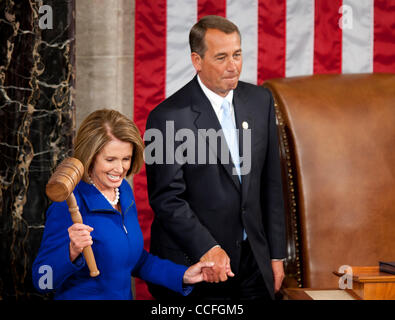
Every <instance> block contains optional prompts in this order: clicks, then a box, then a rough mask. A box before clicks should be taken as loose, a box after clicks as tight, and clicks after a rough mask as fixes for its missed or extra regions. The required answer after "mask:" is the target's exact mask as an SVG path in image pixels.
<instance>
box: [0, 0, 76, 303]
mask: <svg viewBox="0 0 395 320" xmlns="http://www.w3.org/2000/svg"><path fill="white" fill-rule="evenodd" d="M74 1H75V0H41V1H38V0H13V1H12V0H0V186H1V193H0V299H19V300H24V299H34V298H40V299H41V298H42V296H40V295H38V294H37V293H36V292H35V290H34V288H33V285H32V280H31V265H32V263H33V260H34V258H35V256H36V254H37V251H38V248H39V245H40V241H41V237H42V233H43V229H44V219H45V211H46V209H47V208H48V205H49V200H48V199H47V197H46V195H45V185H46V183H47V181H48V179H49V177H50V175H51V173H52V172H53V170H54V168H55V167H56V165H57V164H58V163H59V162H60V161H61V160H63V158H65V157H66V156H69V155H71V150H72V139H73V135H74V131H75V124H74V121H75V107H74V102H73V90H74V78H75V70H74V65H75V63H74V57H75V54H74V52H75V48H74V44H75V39H74V34H75V32H74V30H75V27H74V20H75V9H74V8H75V3H74ZM43 5H49V6H50V8H51V9H52V29H45V27H51V25H50V22H51V20H50V10H42V12H41V13H40V7H42V6H43ZM46 8H48V7H46ZM42 9H43V8H42ZM40 19H41V20H40Z"/></svg>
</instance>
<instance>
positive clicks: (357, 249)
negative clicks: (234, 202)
mask: <svg viewBox="0 0 395 320" xmlns="http://www.w3.org/2000/svg"><path fill="white" fill-rule="evenodd" d="M264 85H265V86H267V87H268V88H269V89H270V90H271V91H272V93H273V95H274V98H275V101H276V109H277V117H278V122H279V132H280V145H281V146H280V147H281V155H282V156H281V157H282V164H283V174H284V181H285V183H284V191H285V197H286V200H287V201H286V210H287V221H288V254H289V259H288V260H287V262H286V266H287V270H288V273H289V274H288V276H289V278H292V279H293V280H294V282H292V281H293V280H292V279H291V281H290V282H289V283H291V286H293V285H295V284H296V285H298V286H303V287H314V288H334V287H335V288H336V287H337V286H338V278H337V277H336V276H334V275H333V274H332V272H333V271H337V270H338V269H339V267H340V266H342V265H350V266H357V265H363V266H368V265H376V266H377V265H378V261H379V260H386V261H395V74H348V75H313V76H307V77H295V78H285V79H274V80H270V81H267V82H266V83H265V84H264ZM288 280H289V279H288Z"/></svg>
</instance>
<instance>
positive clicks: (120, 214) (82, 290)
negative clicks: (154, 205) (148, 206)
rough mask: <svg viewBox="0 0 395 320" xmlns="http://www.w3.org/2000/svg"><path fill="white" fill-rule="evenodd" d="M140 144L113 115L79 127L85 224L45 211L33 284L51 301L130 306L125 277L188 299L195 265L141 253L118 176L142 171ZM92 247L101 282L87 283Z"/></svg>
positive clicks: (62, 206)
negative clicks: (126, 301)
mask: <svg viewBox="0 0 395 320" xmlns="http://www.w3.org/2000/svg"><path fill="white" fill-rule="evenodd" d="M143 150H144V146H143V142H142V139H141V137H140V133H139V131H138V129H137V127H136V125H135V124H134V123H133V121H131V120H129V119H128V118H126V117H125V116H123V115H122V114H120V113H119V112H117V111H115V110H106V109H104V110H98V111H95V112H93V113H92V114H90V115H89V116H88V117H87V118H86V119H85V120H84V121H83V123H82V124H81V126H80V129H79V130H78V134H77V137H76V140H75V151H74V157H75V158H77V159H79V160H80V161H81V162H82V163H83V165H84V169H85V171H84V176H83V177H82V179H81V181H80V183H79V184H78V185H77V186H76V188H75V190H74V195H75V197H76V200H77V204H78V207H79V209H80V213H81V216H82V219H83V221H84V224H79V223H76V224H73V223H72V220H71V217H70V213H69V211H68V207H67V204H66V202H65V201H64V202H59V203H58V202H54V203H53V204H52V205H51V206H50V207H49V209H48V211H47V216H46V224H45V229H44V234H43V239H42V242H41V247H40V250H39V252H38V255H37V257H36V259H35V261H34V264H33V283H34V286H35V287H36V288H37V290H39V291H40V292H48V291H51V290H54V291H55V297H54V298H55V299H106V300H107V299H117V300H118V299H119V300H120V299H122V300H123V299H133V297H132V290H131V276H137V277H140V278H142V279H143V280H146V281H149V282H153V283H156V284H159V285H163V286H165V287H168V288H170V289H172V290H174V291H176V292H179V293H180V294H182V295H187V294H188V293H189V292H190V291H191V290H192V287H191V284H193V283H197V282H200V281H203V280H206V279H204V277H203V273H202V270H201V269H202V268H203V267H211V266H212V265H213V264H212V263H210V262H208V263H202V262H199V263H197V264H195V265H193V266H191V267H189V268H187V267H186V266H182V265H177V264H174V263H173V262H171V261H169V260H163V259H159V258H158V257H155V256H153V255H151V254H149V253H148V252H146V251H145V250H144V249H143V244H144V243H143V235H142V232H141V229H140V226H139V223H138V220H137V209H136V204H135V200H134V196H133V191H132V189H131V188H130V186H129V183H128V182H127V181H126V180H125V179H124V178H125V177H127V176H129V175H131V174H135V173H137V172H138V171H139V170H140V168H141V166H142V164H143ZM88 245H92V250H93V253H94V256H95V259H96V264H97V266H98V269H99V270H100V275H99V276H97V277H91V276H90V274H89V269H88V267H87V265H86V262H85V259H84V257H83V255H82V254H81V253H82V250H83V248H84V247H86V246H88Z"/></svg>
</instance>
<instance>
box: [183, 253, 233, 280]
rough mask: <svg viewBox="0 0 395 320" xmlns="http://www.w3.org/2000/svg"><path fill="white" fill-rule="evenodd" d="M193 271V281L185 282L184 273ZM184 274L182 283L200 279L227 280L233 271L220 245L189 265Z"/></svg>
mask: <svg viewBox="0 0 395 320" xmlns="http://www.w3.org/2000/svg"><path fill="white" fill-rule="evenodd" d="M192 272H194V276H195V279H198V281H195V282H186V280H185V275H187V276H188V274H189V273H192ZM185 275H184V283H196V282H200V281H206V282H211V283H213V282H215V283H218V282H220V281H226V280H228V277H233V276H234V273H233V272H232V270H231V268H230V258H229V256H228V255H227V254H226V252H225V251H224V250H223V249H221V248H220V247H214V248H212V249H210V250H209V251H207V252H206V253H205V254H204V255H203V256H202V257H201V258H200V262H198V263H197V264H195V265H193V266H191V267H190V268H189V269H188V270H187V271H186V272H185Z"/></svg>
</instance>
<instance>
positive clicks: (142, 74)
mask: <svg viewBox="0 0 395 320" xmlns="http://www.w3.org/2000/svg"><path fill="white" fill-rule="evenodd" d="M135 12H136V13H135V14H136V15H135V68H134V120H135V122H136V124H137V126H138V127H139V129H140V131H141V133H142V134H143V133H144V128H145V123H146V119H147V116H148V113H149V112H150V111H151V110H152V109H153V108H154V107H155V106H156V105H157V104H159V103H160V102H161V101H162V100H164V99H165V98H166V97H168V96H169V95H171V94H172V93H174V92H175V91H176V90H178V89H179V88H181V87H182V86H183V85H184V84H186V83H187V82H188V81H189V80H190V79H191V78H192V77H193V75H194V69H193V67H192V65H191V61H190V50H189V44H188V35H189V30H190V28H191V27H192V25H193V24H194V23H195V22H196V21H198V19H199V18H201V17H203V16H205V15H208V14H216V15H221V16H224V17H227V18H229V19H230V20H231V21H233V22H234V23H236V24H237V25H238V26H239V29H240V32H241V35H242V49H243V58H244V60H243V71H242V75H241V80H244V81H248V82H251V83H255V84H261V83H262V82H263V81H264V80H266V79H269V78H276V77H292V76H300V75H309V74H316V73H365V72H393V73H394V72H395V1H388V0H330V1H328V0H155V1H147V0H136V10H135ZM341 19H343V22H344V24H343V25H342V24H341V22H342V20H341ZM350 19H351V20H352V27H351V28H348V27H349V26H350ZM339 25H340V26H342V28H340V27H339ZM134 187H135V190H136V192H135V196H136V202H137V207H138V210H139V221H140V224H141V228H142V230H143V234H144V239H145V243H146V248H148V243H149V233H150V224H151V221H152V217H153V214H152V211H151V209H150V207H149V204H148V200H147V192H146V177H145V170H144V169H143V170H142V172H141V173H140V174H139V175H137V176H136V177H135V178H134ZM136 287H137V298H138V299H144V298H149V297H150V296H149V294H148V293H147V291H146V289H145V287H144V286H143V285H142V284H141V282H137V284H136Z"/></svg>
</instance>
